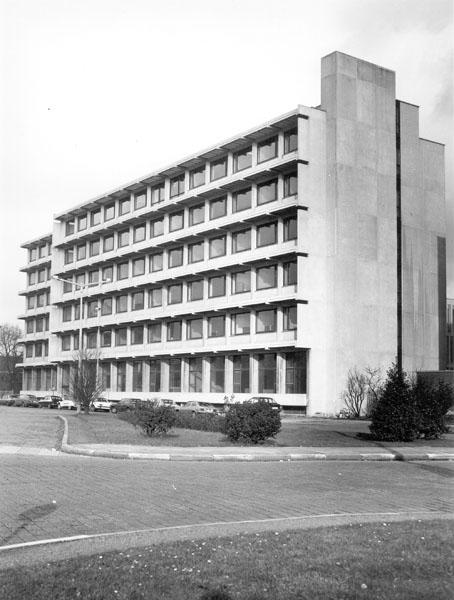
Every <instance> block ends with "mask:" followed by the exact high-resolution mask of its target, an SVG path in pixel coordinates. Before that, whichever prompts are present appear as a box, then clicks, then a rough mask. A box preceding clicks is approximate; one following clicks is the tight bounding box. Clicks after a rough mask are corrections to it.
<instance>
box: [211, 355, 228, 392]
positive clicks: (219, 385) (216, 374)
mask: <svg viewBox="0 0 454 600" xmlns="http://www.w3.org/2000/svg"><path fill="white" fill-rule="evenodd" d="M224 364H225V358H224V357H223V356H213V357H211V358H210V392H218V393H219V392H223V391H224V378H225V375H224V373H225V367H224Z"/></svg>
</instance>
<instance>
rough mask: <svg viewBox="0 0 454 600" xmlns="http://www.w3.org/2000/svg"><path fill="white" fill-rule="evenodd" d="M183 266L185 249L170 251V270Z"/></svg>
mask: <svg viewBox="0 0 454 600" xmlns="http://www.w3.org/2000/svg"><path fill="white" fill-rule="evenodd" d="M182 264H183V247H182V246H180V247H179V248H173V249H172V250H169V269H171V268H173V267H181V265H182Z"/></svg>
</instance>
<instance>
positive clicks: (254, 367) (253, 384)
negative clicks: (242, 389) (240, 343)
mask: <svg viewBox="0 0 454 600" xmlns="http://www.w3.org/2000/svg"><path fill="white" fill-rule="evenodd" d="M249 385H250V388H251V394H258V391H259V363H258V360H257V355H256V354H251V356H250V360H249Z"/></svg>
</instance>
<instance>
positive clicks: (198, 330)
mask: <svg viewBox="0 0 454 600" xmlns="http://www.w3.org/2000/svg"><path fill="white" fill-rule="evenodd" d="M187 338H188V340H199V339H202V338H203V319H191V320H190V321H188V322H187Z"/></svg>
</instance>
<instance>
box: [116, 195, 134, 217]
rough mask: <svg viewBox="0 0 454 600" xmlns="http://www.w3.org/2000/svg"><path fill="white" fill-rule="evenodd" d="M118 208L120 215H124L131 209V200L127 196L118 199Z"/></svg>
mask: <svg viewBox="0 0 454 600" xmlns="http://www.w3.org/2000/svg"><path fill="white" fill-rule="evenodd" d="M119 208H120V216H121V215H126V214H127V213H128V212H129V211H130V210H131V200H130V199H129V198H125V199H124V200H120V204H119Z"/></svg>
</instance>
